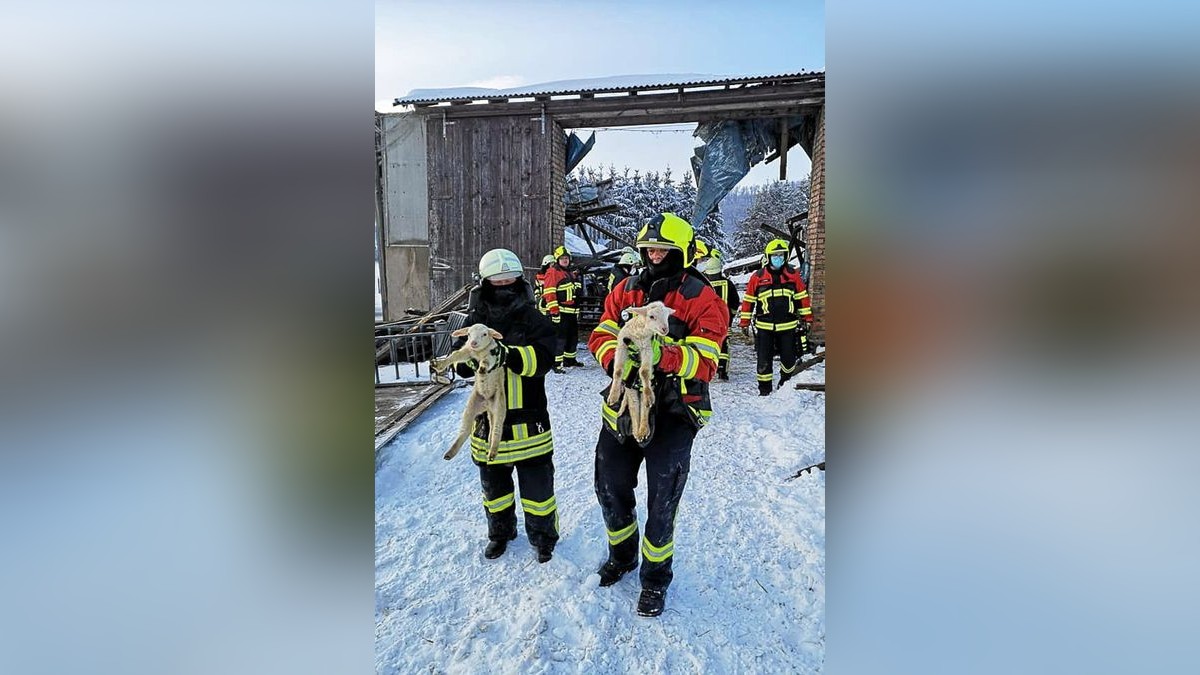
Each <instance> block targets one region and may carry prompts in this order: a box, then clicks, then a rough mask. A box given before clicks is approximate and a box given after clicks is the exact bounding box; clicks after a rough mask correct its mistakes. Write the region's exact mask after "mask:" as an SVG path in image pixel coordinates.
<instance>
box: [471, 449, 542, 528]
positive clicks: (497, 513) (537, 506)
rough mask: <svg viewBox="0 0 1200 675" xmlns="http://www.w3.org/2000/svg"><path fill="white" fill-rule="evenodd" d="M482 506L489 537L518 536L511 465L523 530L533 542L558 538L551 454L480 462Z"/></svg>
mask: <svg viewBox="0 0 1200 675" xmlns="http://www.w3.org/2000/svg"><path fill="white" fill-rule="evenodd" d="M478 466H479V482H480V483H481V484H482V485H483V509H484V512H485V513H487V521H488V539H490V540H491V541H508V540H509V539H512V538H514V537H516V536H517V499H516V493H515V491H514V489H513V477H512V474H513V469H514V468H515V469H516V470H517V481H518V482H519V483H520V485H521V508H522V510H524V511H525V533H526V534H527V535H528V536H529V543H531V544H533V545H534V546H542V545H544V544H554V543H555V542H557V541H558V506H557V501H556V500H555V498H554V455H553V454H546V455H541V456H540V457H531V458H530V459H525V460H521V461H520V462H514V463H512V464H480V465H478Z"/></svg>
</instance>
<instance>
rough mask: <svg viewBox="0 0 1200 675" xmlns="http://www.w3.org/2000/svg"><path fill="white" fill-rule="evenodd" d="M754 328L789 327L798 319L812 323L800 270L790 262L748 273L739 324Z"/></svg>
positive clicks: (794, 324) (811, 314)
mask: <svg viewBox="0 0 1200 675" xmlns="http://www.w3.org/2000/svg"><path fill="white" fill-rule="evenodd" d="M751 317H753V318H754V328H755V329H756V330H792V329H794V328H797V327H799V325H800V321H801V320H803V321H805V322H807V323H810V324H811V323H812V321H813V313H812V304H811V303H810V301H809V299H808V289H806V288H805V287H804V281H803V280H801V279H800V273H799V272H797V271H796V270H795V269H793V268H792V266H791V265H784V266H783V267H781V268H779V269H777V270H773V269H771V268H770V267H769V266H768V267H764V268H762V269H760V270H759V271H757V272H755V273H754V274H753V275H751V276H750V281H749V282H748V283H747V284H746V295H744V296H742V312H741V315H740V317H739V319H740V321H739V325H741V326H742V327H743V328H745V327H746V326H749V325H750V319H751Z"/></svg>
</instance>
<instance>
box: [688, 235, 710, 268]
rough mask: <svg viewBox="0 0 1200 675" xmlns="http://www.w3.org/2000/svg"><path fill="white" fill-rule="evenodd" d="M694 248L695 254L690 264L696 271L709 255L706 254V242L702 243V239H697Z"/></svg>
mask: <svg viewBox="0 0 1200 675" xmlns="http://www.w3.org/2000/svg"><path fill="white" fill-rule="evenodd" d="M695 248H696V255H695V257H694V258H692V265H691V266H692V267H694V268H696V270H697V271H699V270H700V266H701V265H703V264H704V261H705V260H708V255H709V254H708V244H706V243H704V240H703V239H697V240H696V246H695Z"/></svg>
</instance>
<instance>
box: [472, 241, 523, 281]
mask: <svg viewBox="0 0 1200 675" xmlns="http://www.w3.org/2000/svg"><path fill="white" fill-rule="evenodd" d="M524 273H525V270H524V268H522V267H521V259H520V258H518V257H517V254H516V253H513V252H512V251H510V250H508V249H506V248H494V249H492V250H490V251H488V252H487V253H484V254H483V257H482V258H480V259H479V276H480V278H483V279H516V278H517V277H519V276H521V275H523V274H524Z"/></svg>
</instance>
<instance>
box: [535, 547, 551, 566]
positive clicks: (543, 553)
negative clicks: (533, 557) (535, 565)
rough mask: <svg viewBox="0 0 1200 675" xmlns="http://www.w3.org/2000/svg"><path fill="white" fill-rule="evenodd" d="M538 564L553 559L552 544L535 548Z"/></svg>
mask: <svg viewBox="0 0 1200 675" xmlns="http://www.w3.org/2000/svg"><path fill="white" fill-rule="evenodd" d="M537 553H538V556H537V558H538V562H540V563H547V562H550V559H551V558H553V557H554V544H542V545H541V546H539V547H537Z"/></svg>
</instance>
